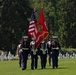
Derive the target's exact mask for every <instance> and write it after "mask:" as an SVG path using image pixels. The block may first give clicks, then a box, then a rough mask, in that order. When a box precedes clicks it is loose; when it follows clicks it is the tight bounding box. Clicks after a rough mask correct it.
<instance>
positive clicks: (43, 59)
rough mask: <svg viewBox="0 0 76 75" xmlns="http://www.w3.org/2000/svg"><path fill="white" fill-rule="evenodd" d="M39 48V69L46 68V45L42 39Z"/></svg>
mask: <svg viewBox="0 0 76 75" xmlns="http://www.w3.org/2000/svg"><path fill="white" fill-rule="evenodd" d="M39 48H40V51H41V52H40V58H41V69H45V68H46V62H47V45H46V42H45V41H42V43H41V44H40V46H39Z"/></svg>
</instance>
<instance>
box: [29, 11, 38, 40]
mask: <svg viewBox="0 0 76 75" xmlns="http://www.w3.org/2000/svg"><path fill="white" fill-rule="evenodd" d="M36 22H37V21H36V17H35V11H34V10H33V11H32V14H31V19H30V23H29V30H28V34H29V36H30V37H31V38H34V39H36V35H37V26H36Z"/></svg>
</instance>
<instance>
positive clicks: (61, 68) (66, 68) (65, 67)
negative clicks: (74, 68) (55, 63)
mask: <svg viewBox="0 0 76 75" xmlns="http://www.w3.org/2000/svg"><path fill="white" fill-rule="evenodd" d="M68 68H69V67H58V68H54V69H68ZM54 69H53V68H51V67H50V68H45V69H41V68H38V69H34V70H54ZM26 70H31V71H34V70H32V69H26Z"/></svg>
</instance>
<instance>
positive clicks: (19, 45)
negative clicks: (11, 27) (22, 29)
mask: <svg viewBox="0 0 76 75" xmlns="http://www.w3.org/2000/svg"><path fill="white" fill-rule="evenodd" d="M20 51H21V41H20V43H19V44H18V46H17V54H18V56H19V66H20V67H21V52H20Z"/></svg>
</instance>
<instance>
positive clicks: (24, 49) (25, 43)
mask: <svg viewBox="0 0 76 75" xmlns="http://www.w3.org/2000/svg"><path fill="white" fill-rule="evenodd" d="M27 39H28V36H23V41H22V52H21V57H22V70H25V69H26V68H27V59H28V54H29V45H30V44H29V42H28V40H27Z"/></svg>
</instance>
